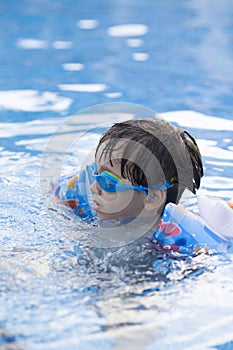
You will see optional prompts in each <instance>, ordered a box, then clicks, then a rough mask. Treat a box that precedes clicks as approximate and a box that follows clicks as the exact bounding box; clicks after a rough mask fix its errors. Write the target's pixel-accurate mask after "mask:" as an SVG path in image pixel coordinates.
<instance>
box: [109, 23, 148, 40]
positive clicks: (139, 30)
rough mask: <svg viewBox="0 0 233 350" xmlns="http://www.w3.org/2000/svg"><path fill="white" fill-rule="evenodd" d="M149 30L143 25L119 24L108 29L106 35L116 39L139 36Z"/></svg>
mask: <svg viewBox="0 0 233 350" xmlns="http://www.w3.org/2000/svg"><path fill="white" fill-rule="evenodd" d="M148 30H149V28H148V26H146V25H145V24H121V25H117V26H112V27H109V28H108V30H107V33H108V35H110V36H116V37H126V36H130V37H131V36H141V35H145V34H146V33H147V32H148Z"/></svg>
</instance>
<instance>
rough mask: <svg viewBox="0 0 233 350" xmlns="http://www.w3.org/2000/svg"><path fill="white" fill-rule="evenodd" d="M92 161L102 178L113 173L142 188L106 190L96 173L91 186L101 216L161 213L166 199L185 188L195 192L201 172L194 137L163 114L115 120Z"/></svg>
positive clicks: (176, 197) (177, 196)
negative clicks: (123, 120) (160, 117)
mask: <svg viewBox="0 0 233 350" xmlns="http://www.w3.org/2000/svg"><path fill="white" fill-rule="evenodd" d="M96 165H97V172H98V174H101V173H102V172H103V171H104V173H103V180H108V177H109V176H110V178H109V179H110V182H111V176H112V174H113V177H114V176H115V177H116V180H115V182H116V183H117V182H118V181H121V182H122V184H123V185H127V186H142V187H143V188H144V189H143V188H142V187H141V188H140V187H134V188H130V187H127V188H126V187H123V186H116V188H115V189H114V188H113V189H110V191H109V188H106V187H105V188H104V186H102V185H101V181H102V177H100V179H101V181H98V183H97V182H95V183H94V184H92V186H91V190H92V192H93V199H94V202H95V209H96V211H97V215H98V216H99V218H103V219H114V218H119V217H125V216H129V217H135V216H138V215H142V216H150V215H156V213H157V214H158V217H159V216H160V215H161V213H162V211H163V208H164V206H165V205H166V204H167V203H169V202H172V203H178V201H179V199H180V197H181V195H182V193H183V192H184V190H185V189H186V188H187V189H189V190H190V191H192V192H193V193H195V192H196V189H198V188H199V186H200V180H201V177H202V175H203V167H202V160H201V155H200V151H199V149H198V146H197V144H196V141H195V139H194V138H193V137H192V136H191V135H190V134H189V133H188V132H187V131H183V130H180V129H178V128H175V127H173V126H171V125H170V124H169V123H167V122H165V121H163V120H152V119H139V120H129V121H126V122H123V123H116V124H115V125H113V126H112V127H111V128H110V129H109V130H107V132H105V133H104V134H103V135H102V137H101V139H100V141H99V144H98V146H97V149H96ZM106 171H107V173H106ZM109 172H110V174H109ZM111 173H112V174H111ZM106 178H107V179H106ZM98 180H99V178H98ZM101 187H103V188H101ZM118 190H119V191H118ZM114 191H115V192H114Z"/></svg>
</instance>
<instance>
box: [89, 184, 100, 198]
mask: <svg viewBox="0 0 233 350" xmlns="http://www.w3.org/2000/svg"><path fill="white" fill-rule="evenodd" d="M90 190H91V192H93V193H95V194H98V195H100V194H101V188H100V186H99V184H98V182H97V181H94V182H93V183H92V184H91V186H90Z"/></svg>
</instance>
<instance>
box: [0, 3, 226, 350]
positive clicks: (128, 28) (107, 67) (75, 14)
mask: <svg viewBox="0 0 233 350" xmlns="http://www.w3.org/2000/svg"><path fill="white" fill-rule="evenodd" d="M0 14H1V16H0V23H1V25H0V37H1V40H0V49H1V55H0V142H1V143H0V149H1V158H0V162H1V168H0V184H1V187H0V188H1V190H0V191H1V192H0V193H1V198H0V207H1V210H0V222H1V238H0V246H1V250H0V348H1V349H4V350H6V349H10V348H12V349H30V350H31V349H43V350H44V349H49V350H50V349H56V350H60V349H61V350H63V349H98V348H102V349H122V348H127V349H149V350H152V349H166V350H167V349H195V350H197V349H201V350H203V349H225V350H226V349H231V348H233V335H232V328H233V316H232V315H233V305H232V292H233V264H232V262H233V256H232V252H230V251H229V252H227V253H226V254H219V255H218V254H216V255H213V256H207V255H199V256H197V257H195V258H191V257H190V258H187V259H171V258H168V257H165V256H161V255H159V254H158V253H156V252H155V251H153V250H152V249H150V248H149V247H148V245H147V243H144V244H142V245H140V246H138V245H137V244H130V245H127V246H123V247H121V248H119V249H109V250H108V249H105V250H103V249H99V250H98V249H93V247H92V246H91V245H90V236H89V234H90V228H89V227H88V226H87V227H81V226H78V224H77V222H75V221H74V220H71V219H70V218H69V217H67V216H65V215H64V216H63V215H61V213H60V214H59V213H57V212H54V211H52V210H48V207H47V205H46V204H45V201H44V198H43V196H42V195H41V164H42V161H43V152H44V150H45V149H46V147H47V145H48V143H49V140H51V136H53V135H54V133H55V132H57V130H61V129H59V128H61V126H62V125H64V123H66V122H67V120H69V118H68V117H69V116H72V115H74V114H76V113H77V112H79V113H80V115H81V114H82V112H80V111H82V110H85V109H88V108H90V107H91V106H93V105H99V104H103V103H115V102H126V103H133V104H138V105H143V106H145V107H147V108H150V109H153V110H156V111H157V112H158V113H159V114H160V115H161V117H163V118H164V119H166V120H168V121H170V122H171V123H173V124H174V125H178V126H181V127H184V128H187V129H188V130H189V131H190V132H191V133H192V134H193V135H195V137H196V138H197V141H198V145H199V146H200V149H201V152H202V155H203V161H204V166H205V176H204V178H203V181H202V185H201V189H200V192H201V193H204V194H210V195H214V196H216V197H220V198H223V199H230V198H231V197H233V181H232V178H233V141H232V139H233V117H232V115H233V107H232V94H233V91H232V86H233V84H232V80H233V74H232V73H233V45H232V34H233V29H232V28H233V26H232V24H233V20H232V18H233V16H232V14H233V4H232V2H231V1H230V0H222V1H221V2H220V1H213V0H211V1H210V0H205V1H200V0H188V1H185V0H179V1H178V0H175V1H174V0H164V1H162V2H161V1H153V0H145V1H141V0H140V1H139V0H136V1H130V0H127V1H121V0H120V1H119V0H110V1H108V2H105V1H102V0H98V1H96V0H87V1H85V2H80V3H79V2H77V1H74V0H66V1H65V0H60V1H57V0H56V1H49V0H43V1H40V2H38V1H34V0H22V1H20V2H15V3H14V4H13V2H12V1H6V0H2V1H1V4H0ZM114 118H115V117H114ZM114 121H115V119H114V120H110V121H109V122H110V123H111V122H114ZM93 123H94V124H95V123H96V124H98V123H100V124H101V123H102V121H101V118H99V119H98V118H97V120H94V119H93V117H90V116H89V117H88V116H87V117H86V118H85V120H84V118H81V117H80V124H79V125H78V129H77V130H78V131H77V133H80V134H83V132H84V131H85V130H87V129H91V128H92V127H93ZM63 133H64V140H65V136H68V138H69V137H72V130H64V131H63ZM89 145H90V140H88V139H85V138H84V139H83V141H82V148H83V150H87V148H88V147H89ZM59 152H60V153H59V156H61V155H63V156H64V157H65V153H62V152H64V148H63V149H61V150H60V151H59ZM75 158H76V153H75V152H73V153H72V152H71V154H70V158H69V159H68V160H67V169H69V168H72V167H73V166H74V165H75V162H76V161H77V160H76V159H75ZM55 160H56V158H55ZM51 168H52V166H51ZM148 251H149V252H150V254H148Z"/></svg>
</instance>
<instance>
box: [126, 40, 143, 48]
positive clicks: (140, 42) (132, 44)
mask: <svg viewBox="0 0 233 350" xmlns="http://www.w3.org/2000/svg"><path fill="white" fill-rule="evenodd" d="M126 44H127V45H128V46H129V47H140V46H142V45H143V40H142V39H127V40H126Z"/></svg>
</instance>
